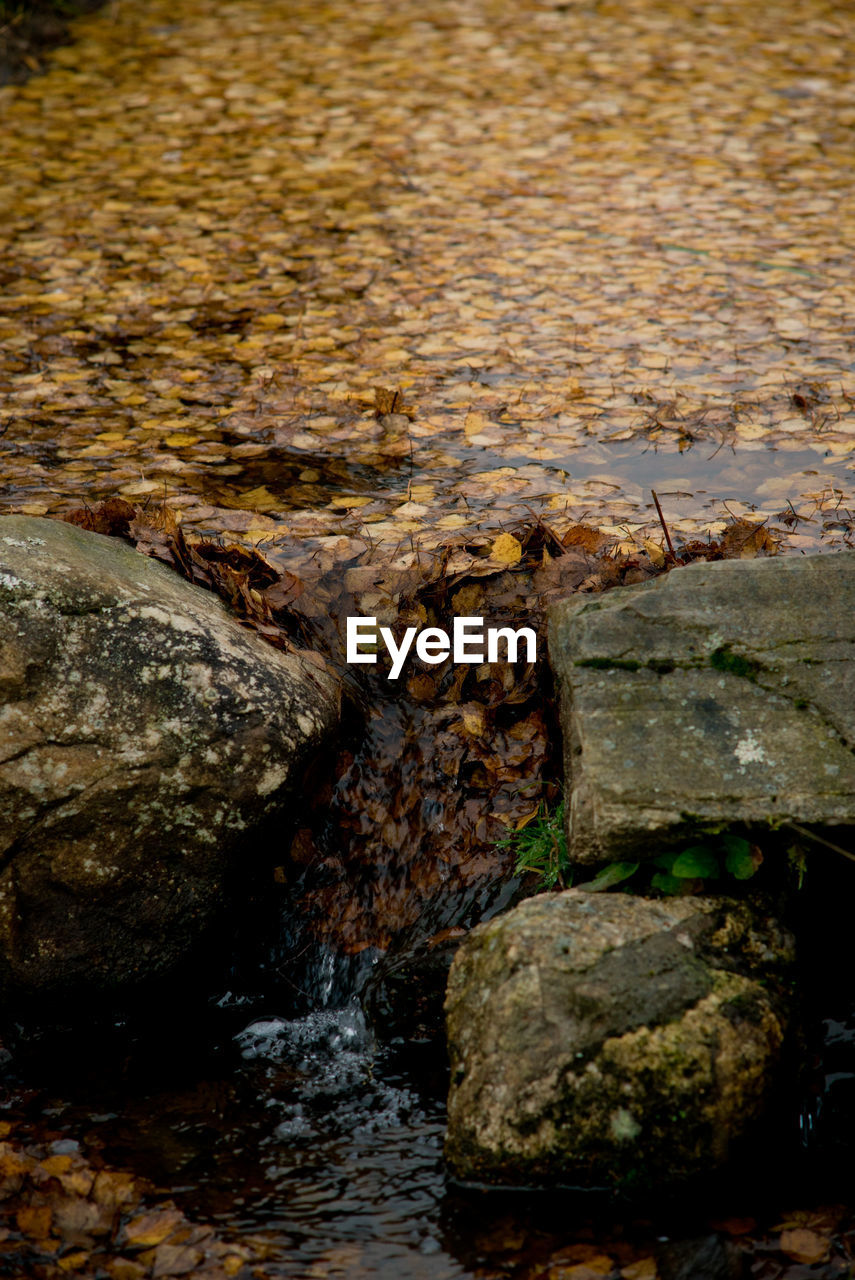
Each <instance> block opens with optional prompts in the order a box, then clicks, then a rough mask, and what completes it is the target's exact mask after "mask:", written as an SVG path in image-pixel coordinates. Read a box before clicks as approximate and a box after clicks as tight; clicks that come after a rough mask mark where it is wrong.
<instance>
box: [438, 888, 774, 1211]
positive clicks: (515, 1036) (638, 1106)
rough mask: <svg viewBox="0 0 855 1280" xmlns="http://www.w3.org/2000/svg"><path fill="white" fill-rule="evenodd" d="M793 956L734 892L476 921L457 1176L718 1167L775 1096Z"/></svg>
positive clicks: (534, 907)
mask: <svg viewBox="0 0 855 1280" xmlns="http://www.w3.org/2000/svg"><path fill="white" fill-rule="evenodd" d="M792 960H793V947H792V941H791V939H790V937H789V935H788V934H787V933H786V932H785V931H783V930H781V929H780V928H779V927H778V926H777V925H776V924H775V923H774V922H773V921H771V920H770V919H768V918H767V917H764V916H762V915H760V914H759V913H756V912H755V911H754V910H752V908H751V907H750V906H749V905H748V904H747V903H745V902H737V901H734V900H731V899H726V898H672V899H667V900H663V901H653V900H650V899H645V898H637V897H631V896H628V895H624V894H596V895H595V894H588V893H584V892H583V891H581V890H576V889H570V890H568V891H567V892H565V893H560V894H543V895H540V896H538V897H536V898H532V899H529V900H528V901H527V902H524V903H522V904H521V905H520V906H518V907H515V908H514V910H513V911H510V912H508V913H507V914H506V915H504V916H500V917H499V918H498V919H496V920H493V921H490V922H489V923H488V924H484V925H479V926H478V927H477V928H476V929H473V931H472V932H471V934H470V935H469V937H468V938H467V939H466V941H465V942H464V943H463V944H462V945H461V947H460V949H459V950H458V952H457V956H456V958H455V960H454V963H453V965H452V968H451V974H450V976H449V982H448V993H447V998H446V1015H447V1026H448V1042H449V1053H450V1058H451V1087H450V1094H449V1101H448V1136H447V1140H446V1155H447V1158H448V1160H449V1163H450V1165H451V1168H452V1170H453V1172H454V1173H455V1174H456V1175H457V1176H458V1177H461V1178H464V1179H467V1180H477V1181H487V1182H499V1183H516V1184H526V1183H538V1182H544V1181H549V1182H552V1183H554V1182H559V1183H564V1184H572V1185H581V1186H615V1185H627V1186H631V1185H638V1184H644V1185H651V1184H652V1185H663V1184H667V1183H669V1182H671V1181H675V1180H678V1179H681V1178H684V1177H687V1176H691V1175H693V1174H697V1173H701V1172H705V1171H709V1170H711V1169H713V1168H715V1167H716V1166H720V1165H722V1164H723V1163H724V1162H725V1161H726V1159H727V1157H728V1154H729V1152H730V1151H731V1147H732V1145H733V1143H734V1142H736V1141H737V1140H739V1139H743V1138H745V1137H746V1136H747V1135H749V1134H750V1132H751V1130H752V1128H753V1127H754V1126H755V1124H756V1122H757V1121H758V1120H759V1118H760V1117H761V1116H762V1115H763V1113H764V1110H765V1108H766V1104H767V1102H768V1100H769V1098H770V1096H771V1095H772V1094H773V1092H774V1090H775V1088H776V1083H777V1082H776V1075H777V1067H778V1063H779V1059H780V1056H781V1050H782V1045H783V1043H784V1039H785V1032H786V1023H787V1019H786V1000H785V998H784V992H785V988H786V983H787V976H788V973H789V970H790V966H791V964H792Z"/></svg>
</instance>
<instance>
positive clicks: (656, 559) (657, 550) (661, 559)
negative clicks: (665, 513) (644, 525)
mask: <svg viewBox="0 0 855 1280" xmlns="http://www.w3.org/2000/svg"><path fill="white" fill-rule="evenodd" d="M644 550H645V551H646V552H647V554H648V556H649V557H650V563H651V564H653V565H655V566H656V568H657V569H660V568H661V567H662V565H663V564H664V563H665V552H664V551H663V549H662V548H661V547H660V545H659V543H658V542H654V541H653V539H652V538H645V539H644Z"/></svg>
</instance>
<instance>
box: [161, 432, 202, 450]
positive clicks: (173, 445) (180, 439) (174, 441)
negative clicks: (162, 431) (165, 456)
mask: <svg viewBox="0 0 855 1280" xmlns="http://www.w3.org/2000/svg"><path fill="white" fill-rule="evenodd" d="M198 441H199V437H198V436H185V435H183V434H182V433H181V432H180V431H176V432H174V434H173V435H171V436H167V437H166V439H165V440H164V442H163V443H164V444H168V445H169V447H170V449H189V447H190V445H191V444H197V443H198Z"/></svg>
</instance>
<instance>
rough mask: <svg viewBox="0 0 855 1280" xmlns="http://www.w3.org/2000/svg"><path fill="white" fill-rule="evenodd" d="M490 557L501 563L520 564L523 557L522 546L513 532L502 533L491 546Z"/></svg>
mask: <svg viewBox="0 0 855 1280" xmlns="http://www.w3.org/2000/svg"><path fill="white" fill-rule="evenodd" d="M490 559H491V560H498V561H499V563H500V564H519V562H520V560H521V559H522V546H521V545H520V543H519V542H517V540H516V538H515V537H514V536H513V534H512V533H500V534H499V536H498V538H497V539H496V541H495V542H494V543H493V545H492V547H491V548H490Z"/></svg>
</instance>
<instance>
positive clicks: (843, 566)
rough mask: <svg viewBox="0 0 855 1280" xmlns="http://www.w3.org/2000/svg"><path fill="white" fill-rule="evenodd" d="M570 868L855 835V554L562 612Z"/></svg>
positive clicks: (556, 612)
mask: <svg viewBox="0 0 855 1280" xmlns="http://www.w3.org/2000/svg"><path fill="white" fill-rule="evenodd" d="M549 646H550V658H551V661H552V664H553V667H554V669H555V672H556V674H557V677H558V683H559V686H560V689H561V716H562V728H563V736H564V752H565V778H566V782H567V787H568V792H569V803H568V805H567V814H568V835H569V852H570V857H571V860H573V861H576V862H584V863H593V862H600V861H612V860H620V859H622V858H625V857H631V858H636V857H639V856H642V857H643V856H645V855H651V856H654V855H656V854H657V853H661V852H662V850H663V849H664V848H666V847H674V846H676V845H679V844H680V843H681V842H682V843H685V842H686V841H687V840H689V841H690V840H691V839H692V838H693V836H694V835H695V833H696V832H697V831H698V829H699V828H703V827H705V826H706V827H710V826H712V827H722V826H728V825H732V824H743V825H745V826H746V827H748V828H749V829H754V830H755V831H760V830H762V829H763V828H769V827H777V826H780V825H781V824H783V823H787V822H793V821H794V822H797V823H799V824H801V825H804V826H808V827H814V828H817V829H819V830H821V829H823V828H825V829H827V830H828V832H830V833H831V835H832V839H838V840H839V839H840V838H841V836H842V835H843V831H842V828H847V827H853V826H855V552H841V553H839V554H834V555H820V556H805V557H774V558H768V559H758V560H727V561H719V562H716V563H697V564H692V565H689V566H687V567H686V568H681V569H674V570H672V572H671V573H669V574H667V575H666V576H664V577H662V578H659V579H657V580H656V581H654V582H650V583H644V584H642V585H640V586H632V587H621V588H619V589H617V590H615V591H611V592H608V593H607V594H606V595H603V596H598V597H596V598H595V599H591V598H588V599H583V600H579V599H578V598H576V599H574V600H567V601H565V602H562V603H561V604H559V605H556V606H555V607H554V608H553V609H552V610H551V613H550V641H549Z"/></svg>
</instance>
